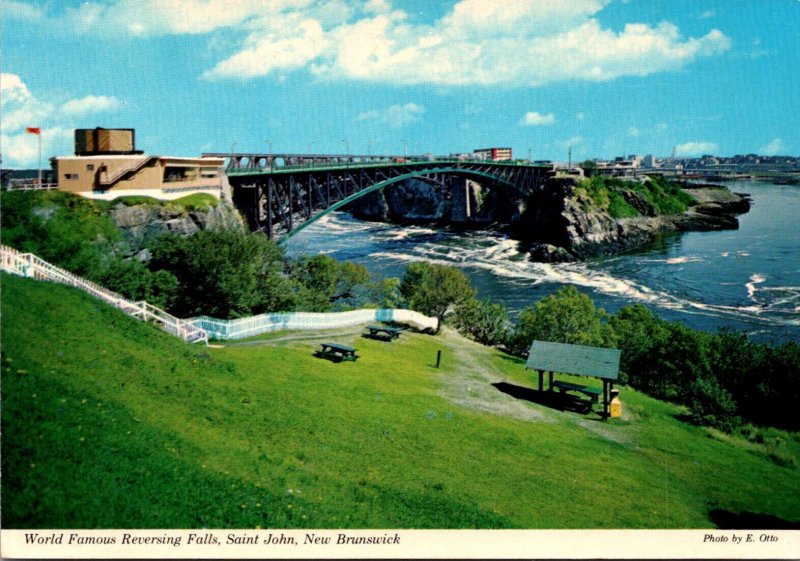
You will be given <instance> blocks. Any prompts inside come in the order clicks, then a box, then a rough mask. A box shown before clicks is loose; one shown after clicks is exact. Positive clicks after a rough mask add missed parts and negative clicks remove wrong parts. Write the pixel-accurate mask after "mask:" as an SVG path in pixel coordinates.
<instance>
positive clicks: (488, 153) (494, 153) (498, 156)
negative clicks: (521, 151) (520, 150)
mask: <svg viewBox="0 0 800 561" xmlns="http://www.w3.org/2000/svg"><path fill="white" fill-rule="evenodd" d="M472 153H473V154H474V156H475V158H477V159H479V160H491V161H493V162H505V161H510V160H511V159H512V157H511V148H479V149H477V150H473V151H472Z"/></svg>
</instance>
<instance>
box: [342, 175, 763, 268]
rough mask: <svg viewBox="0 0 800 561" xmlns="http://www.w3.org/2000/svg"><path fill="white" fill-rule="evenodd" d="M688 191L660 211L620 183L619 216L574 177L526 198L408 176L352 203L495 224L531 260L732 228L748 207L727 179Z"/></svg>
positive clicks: (379, 212) (367, 210) (404, 214)
mask: <svg viewBox="0 0 800 561" xmlns="http://www.w3.org/2000/svg"><path fill="white" fill-rule="evenodd" d="M683 191H684V192H685V193H688V194H689V195H691V197H692V198H693V199H694V200H695V201H696V204H694V205H693V206H690V207H689V209H688V210H687V211H686V212H683V213H678V214H663V213H661V212H659V209H658V207H657V205H655V204H654V203H653V202H652V198H648V195H646V194H645V193H643V192H641V191H639V190H636V189H625V188H616V189H615V190H614V193H615V194H617V195H619V197H620V198H621V200H623V201H624V203H625V204H626V205H627V207H628V208H629V209H630V213H631V214H637V216H634V217H629V218H615V217H613V216H612V215H611V214H610V212H609V210H608V205H606V207H601V206H599V205H598V204H597V203H596V202H595V201H594V200H593V199H592V198H591V197H590V196H588V195H587V191H586V189H585V188H583V187H582V186H581V184H580V183H579V180H577V179H575V178H572V177H556V178H552V179H550V180H548V182H547V183H546V184H545V185H544V186H543V188H541V189H539V190H537V191H536V192H534V193H533V194H532V195H531V196H530V197H529V198H528V200H527V201H525V200H521V199H516V198H514V197H512V196H509V194H508V193H507V192H504V191H502V190H490V189H485V188H483V187H482V186H481V185H479V184H477V183H475V182H473V181H469V180H462V183H461V184H457V185H456V187H455V188H454V189H445V188H437V187H434V186H432V185H429V184H426V183H423V182H421V181H408V182H406V183H405V184H403V185H397V186H393V187H392V188H390V189H385V190H384V191H380V192H376V193H373V194H372V195H371V196H369V197H365V198H363V199H360V200H359V201H356V202H355V203H353V205H351V207H350V209H349V210H350V211H351V212H352V213H353V215H354V216H355V217H356V218H360V219H365V220H376V221H385V222H396V223H409V222H411V223H419V222H425V223H435V224H439V225H455V226H459V227H471V228H474V227H490V226H491V227H496V228H498V229H503V230H506V231H508V232H509V233H510V235H511V236H512V237H514V238H515V239H518V240H520V242H521V244H522V246H523V247H524V248H526V249H528V250H529V251H530V257H531V259H532V260H534V261H541V262H563V261H574V260H577V259H586V258H589V257H594V256H598V255H610V254H614V253H618V252H620V251H624V250H627V249H632V248H635V247H638V246H641V245H643V244H646V243H648V242H650V241H652V240H653V239H654V238H655V237H656V236H658V235H659V234H661V233H663V232H669V231H689V230H723V229H735V228H738V226H739V222H738V220H737V218H736V215H737V214H741V213H744V212H747V211H748V210H749V208H750V199H749V197H748V196H747V195H744V194H737V193H732V192H731V191H729V190H728V189H726V188H724V187H720V186H715V185H686V186H684V188H683Z"/></svg>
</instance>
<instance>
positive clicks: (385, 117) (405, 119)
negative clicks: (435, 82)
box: [358, 103, 425, 128]
mask: <svg viewBox="0 0 800 561" xmlns="http://www.w3.org/2000/svg"><path fill="white" fill-rule="evenodd" d="M423 113H425V108H424V107H423V106H421V105H417V104H416V103H406V104H405V105H392V106H391V107H388V108H386V109H381V110H372V111H365V112H363V113H361V114H359V116H358V120H359V121H377V122H379V123H383V124H386V125H389V126H390V127H393V128H399V127H403V126H405V125H407V124H409V123H413V122H415V121H419V120H420V118H421V116H422V114H423Z"/></svg>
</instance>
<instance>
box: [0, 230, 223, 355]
mask: <svg viewBox="0 0 800 561" xmlns="http://www.w3.org/2000/svg"><path fill="white" fill-rule="evenodd" d="M0 269H2V270H3V271H6V272H9V273H12V274H15V275H19V276H23V277H28V278H32V279H35V280H46V281H51V282H57V283H60V284H67V285H69V286H73V287H75V288H78V289H80V290H83V291H84V292H86V293H87V294H90V295H91V296H94V297H95V298H99V299H100V300H103V301H104V302H106V303H107V304H110V305H112V306H114V307H115V308H118V309H120V310H122V311H123V312H125V313H126V314H128V315H129V316H132V317H135V318H138V319H140V320H142V321H149V322H153V323H155V324H156V325H158V326H159V327H160V328H161V329H163V330H164V331H166V332H167V333H170V334H172V335H175V336H176V337H180V338H181V339H182V340H184V341H186V342H189V343H201V342H202V343H206V344H207V343H208V335H207V334H206V332H205V331H203V329H201V328H199V327H197V326H196V325H194V324H193V323H191V322H189V321H186V320H183V319H179V318H176V317H175V316H173V315H170V314H168V313H167V312H165V311H164V310H162V309H160V308H157V307H155V306H153V305H152V304H148V303H147V302H143V301H142V302H131V301H130V300H126V299H125V298H123V297H122V296H120V295H119V294H117V293H116V292H113V291H111V290H108V289H107V288H104V287H102V286H100V285H98V284H96V283H93V282H92V281H89V280H86V279H84V278H83V277H80V276H78V275H75V274H73V273H70V272H69V271H66V270H64V269H61V268H60V267H56V266H55V265H52V264H51V263H48V262H47V261H45V260H44V259H41V258H39V257H37V256H36V255H34V254H32V253H21V252H19V251H17V250H16V249H13V248H11V247H8V246H5V245H0Z"/></svg>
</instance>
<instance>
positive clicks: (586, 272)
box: [323, 214, 800, 326]
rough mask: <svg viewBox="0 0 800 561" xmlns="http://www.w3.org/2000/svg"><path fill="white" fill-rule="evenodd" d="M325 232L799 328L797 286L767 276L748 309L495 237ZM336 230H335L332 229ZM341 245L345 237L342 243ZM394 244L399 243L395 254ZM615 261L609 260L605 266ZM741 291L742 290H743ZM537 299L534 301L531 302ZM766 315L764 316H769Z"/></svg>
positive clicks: (338, 226) (685, 309)
mask: <svg viewBox="0 0 800 561" xmlns="http://www.w3.org/2000/svg"><path fill="white" fill-rule="evenodd" d="M323 225H324V230H325V231H328V232H329V231H330V230H331V229H333V230H335V231H336V233H337V234H339V233H342V234H346V233H350V232H352V233H357V232H363V231H365V230H370V232H369V234H368V235H371V236H374V240H375V241H377V242H379V243H383V242H388V244H387V245H384V246H383V247H389V248H391V249H388V250H385V249H384V250H379V251H374V252H370V253H369V254H368V255H365V256H364V258H365V259H369V260H380V259H385V260H389V261H394V262H397V263H404V262H405V263H407V262H414V261H428V262H431V263H436V264H440V265H455V266H458V267H461V268H472V269H480V270H483V271H487V272H490V273H491V274H493V275H496V276H497V277H501V278H504V279H506V280H507V281H510V282H512V283H513V284H515V285H517V286H518V287H519V286H522V287H525V286H529V287H534V286H537V285H541V284H549V283H552V284H573V285H576V286H579V287H584V288H588V289H591V290H594V291H596V292H598V293H600V294H604V295H608V296H612V297H619V298H622V299H624V300H627V301H630V302H640V303H643V304H647V305H650V306H653V307H658V308H662V309H667V310H672V311H679V312H681V313H688V314H699V315H707V316H726V317H731V318H734V319H738V320H745V321H747V320H755V321H758V322H759V323H764V322H768V323H770V324H773V325H787V326H798V325H800V316H798V311H800V304H798V302H800V288H797V287H765V286H757V285H762V284H763V283H764V282H766V280H767V279H766V277H765V276H764V275H762V274H759V273H754V274H753V275H751V277H750V278H749V280H748V282H747V283H746V284H745V287H746V288H747V294H748V297H749V299H750V301H751V302H752V304H749V305H735V304H734V305H722V304H711V303H706V302H702V301H698V300H696V299H690V298H687V297H684V296H682V295H680V294H675V293H671V292H668V291H666V290H663V289H659V288H655V287H651V286H647V285H645V284H643V283H641V282H637V281H634V280H631V279H626V278H622V277H618V276H616V275H615V274H613V273H610V272H608V271H605V270H601V269H599V268H598V264H597V263H592V262H588V263H587V262H581V263H560V264H547V263H534V262H531V261H529V260H528V258H527V257H528V256H527V254H526V253H521V252H520V251H519V250H518V243H517V242H516V241H515V240H512V239H509V238H508V237H505V236H502V235H499V234H493V233H480V234H475V233H472V234H464V235H458V234H448V233H443V232H441V231H437V230H433V229H430V228H425V227H419V226H410V227H404V228H398V227H396V226H392V225H386V224H375V223H364V222H360V221H358V220H355V219H353V218H351V217H349V216H347V215H338V214H336V215H330V216H327V217H326V218H325V222H324V223H323ZM331 226H333V228H331ZM428 235H430V236H434V239H432V240H430V241H428V240H414V241H415V243H408V242H409V238H411V239H414V238H417V237H424V236H428ZM341 239H342V241H344V240H346V238H341ZM392 242H399V243H400V244H401V245H398V246H397V248H396V249H395V248H394V247H392ZM721 255H722V256H723V257H728V256H735V257H747V256H748V255H749V253H748V252H746V251H738V252H735V253H731V252H724V253H722V254H721ZM638 260H639V261H641V262H643V263H653V262H660V263H666V264H669V265H673V264H683V263H691V262H702V261H703V259H702V258H701V257H699V256H697V255H689V256H676V257H671V258H654V257H648V256H646V255H642V256H640V257H639V259H638ZM611 261H612V260H605V261H604V263H606V265H607V264H608V263H610V262H611ZM740 286H741V285H740ZM766 291H770V292H773V293H778V294H780V296H779V297H778V298H774V299H773V298H766V297H764V298H763V299H764V300H765V301H764V302H760V301H757V299H756V296H757V295H759V296H762V297H763V296H764V295H765V293H766ZM533 300H534V299H533V298H532V299H531V301H532V302H533ZM765 314H766V315H765Z"/></svg>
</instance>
